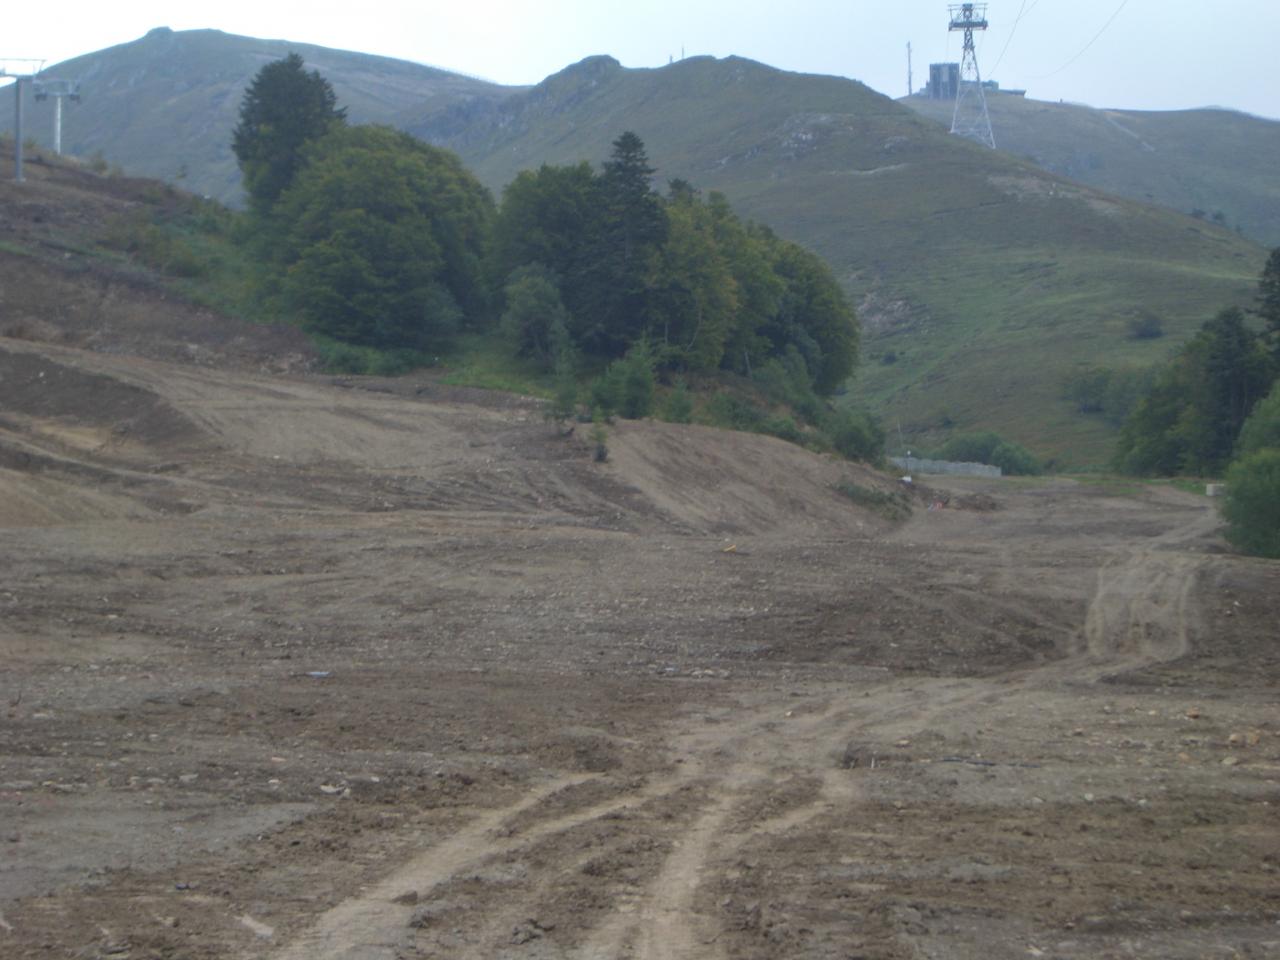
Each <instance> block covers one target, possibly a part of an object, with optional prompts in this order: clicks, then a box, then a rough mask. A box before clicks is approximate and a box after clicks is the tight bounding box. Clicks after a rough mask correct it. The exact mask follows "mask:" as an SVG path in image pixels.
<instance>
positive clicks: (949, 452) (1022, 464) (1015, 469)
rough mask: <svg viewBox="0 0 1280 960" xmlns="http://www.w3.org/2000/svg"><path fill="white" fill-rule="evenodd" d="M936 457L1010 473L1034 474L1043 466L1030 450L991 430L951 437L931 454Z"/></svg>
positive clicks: (1012, 474)
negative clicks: (988, 466)
mask: <svg viewBox="0 0 1280 960" xmlns="http://www.w3.org/2000/svg"><path fill="white" fill-rule="evenodd" d="M932 456H933V457H934V458H935V459H938V460H956V461H959V462H961V463H986V464H990V465H991V466H993V467H999V468H1000V470H1001V472H1002V473H1006V474H1008V475H1010V476H1034V475H1036V474H1039V473H1041V472H1042V471H1043V469H1044V467H1043V465H1042V464H1041V463H1040V461H1039V460H1037V459H1036V458H1035V456H1034V455H1032V453H1031V452H1030V451H1028V450H1027V449H1026V448H1025V447H1022V446H1020V445H1019V444H1016V443H1013V442H1012V441H1008V440H1004V439H1002V438H1001V437H1000V436H999V434H996V433H993V432H991V431H990V430H985V431H979V432H976V433H962V434H958V435H956V436H954V437H952V438H951V439H950V440H948V441H947V442H946V443H944V444H943V445H942V446H941V447H939V448H938V449H937V450H935V451H934V452H933V454H932Z"/></svg>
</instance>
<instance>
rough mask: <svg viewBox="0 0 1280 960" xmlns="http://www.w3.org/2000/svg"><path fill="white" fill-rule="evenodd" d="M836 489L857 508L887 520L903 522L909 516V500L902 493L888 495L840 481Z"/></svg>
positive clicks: (884, 492)
mask: <svg viewBox="0 0 1280 960" xmlns="http://www.w3.org/2000/svg"><path fill="white" fill-rule="evenodd" d="M836 489H837V490H839V491H840V492H841V493H842V494H844V495H845V496H846V497H848V498H849V499H850V500H852V501H853V502H854V503H856V504H858V506H860V507H866V508H867V509H869V510H874V511H875V512H876V513H878V514H880V515H881V516H883V517H885V518H886V519H888V520H905V519H906V518H907V517H909V516H911V499H910V497H908V496H907V494H906V493H905V492H903V491H900V490H895V491H893V492H892V493H890V492H887V491H884V490H876V489H875V488H873V487H864V486H862V485H861V484H857V483H854V482H853V481H852V480H845V481H842V482H841V483H839V484H837V485H836Z"/></svg>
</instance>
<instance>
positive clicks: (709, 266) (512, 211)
mask: <svg viewBox="0 0 1280 960" xmlns="http://www.w3.org/2000/svg"><path fill="white" fill-rule="evenodd" d="M652 173H653V168H652V167H650V166H649V161H648V158H647V156H646V155H645V151H644V145H643V143H641V141H640V139H639V137H637V136H635V134H633V133H624V134H623V135H622V136H621V137H619V138H618V139H617V140H616V141H615V142H614V144H613V154H612V156H611V159H610V160H609V161H608V162H606V163H605V165H604V169H603V171H602V172H601V173H600V174H598V175H597V174H595V173H594V172H593V171H592V169H591V167H590V166H588V165H587V164H585V163H581V164H578V165H576V166H568V167H553V166H546V165H544V166H542V167H541V168H539V169H538V170H537V171H532V172H530V171H525V172H523V173H520V174H519V175H518V176H516V178H515V179H514V180H513V181H512V182H511V184H510V185H509V186H508V187H507V188H506V190H505V192H504V194H503V201H502V207H501V209H500V210H499V212H498V216H497V219H496V221H495V227H494V256H493V261H492V265H491V268H490V271H489V275H490V276H491V277H494V278H503V280H502V282H506V278H508V277H511V276H514V273H513V271H516V270H518V269H521V268H537V269H541V270H544V271H546V272H547V274H548V275H550V276H552V277H554V280H555V283H556V286H557V289H558V291H559V295H560V298H561V302H562V303H563V305H564V308H565V310H566V311H567V314H568V316H567V318H566V328H567V330H568V332H569V336H570V339H571V340H572V342H573V345H574V346H575V348H577V349H579V350H581V351H582V352H583V353H584V354H586V355H587V356H589V357H595V358H598V359H602V360H607V359H612V358H615V357H617V356H619V355H621V354H623V353H625V352H626V351H627V350H628V349H629V348H630V346H631V345H632V344H633V343H635V342H636V341H638V340H641V339H647V340H648V341H649V343H650V344H651V346H652V354H653V363H654V365H655V367H657V368H658V369H662V370H672V369H682V370H690V371H697V372H704V373H710V372H713V371H715V370H717V369H724V368H727V369H730V370H734V371H737V372H739V373H742V374H746V375H750V374H751V373H752V372H753V371H756V370H760V369H761V368H762V367H763V366H765V365H767V364H768V363H769V361H770V359H771V358H779V359H785V360H786V363H787V365H788V370H787V371H785V377H787V378H790V379H792V380H794V381H796V382H798V381H799V379H803V380H805V381H806V382H807V386H806V387H805V388H804V391H803V392H804V393H805V394H806V395H807V396H806V399H805V400H804V402H803V404H802V405H804V406H805V407H807V408H808V409H807V410H806V411H805V413H804V415H805V416H806V417H807V418H808V419H811V420H813V419H816V412H815V408H816V406H817V405H818V404H817V399H816V398H817V396H818V395H828V394H830V393H832V392H833V391H834V390H835V389H836V387H838V386H839V385H840V384H841V383H843V382H844V381H845V380H846V379H847V378H848V376H849V374H850V373H851V372H852V370H853V366H854V364H855V362H856V360H857V354H858V330H857V321H856V318H855V316H854V313H853V310H852V309H851V307H850V306H849V304H848V302H847V300H846V299H845V297H844V294H843V293H842V292H841V290H840V288H839V286H838V285H837V284H836V282H835V280H834V278H833V277H832V276H831V273H830V271H829V270H828V269H827V267H826V265H825V264H824V263H823V262H822V260H821V259H820V258H818V257H817V256H815V255H814V254H812V253H810V252H808V251H806V250H804V249H802V248H801V247H799V246H796V245H795V244H792V243H788V242H786V241H783V240H781V239H779V238H778V237H777V236H775V235H774V234H773V233H772V232H770V231H769V230H767V229H764V228H760V227H754V226H751V225H749V224H744V223H742V222H741V221H740V220H739V219H738V218H737V217H736V216H735V215H734V213H733V211H732V210H731V209H730V207H729V205H728V203H727V201H726V200H725V198H724V197H723V196H722V195H720V194H716V193H713V194H711V195H710V197H709V198H708V199H707V200H706V201H704V200H703V199H702V198H701V197H700V196H699V195H698V192H697V191H696V190H695V189H694V188H693V187H692V186H691V185H690V184H688V183H686V182H683V181H677V182H675V183H673V184H672V185H671V190H670V194H669V196H668V198H667V199H666V200H662V199H661V198H659V197H658V196H657V195H656V194H655V193H653V191H652V190H651V188H650V186H649V180H650V177H651V176H652ZM510 293H511V292H510V291H508V292H507V295H508V296H510ZM534 339H535V340H536V338H534ZM523 349H525V350H526V351H528V352H530V353H536V352H537V348H536V347H534V346H532V345H530V344H529V343H528V342H527V341H526V342H525V345H524V347H523ZM797 358H798V359H799V361H800V362H801V363H802V364H803V365H804V376H803V377H802V378H797V377H795V375H794V371H793V370H791V369H790V367H791V365H792V364H793V361H795V360H796V359H797ZM767 376H770V377H772V378H773V380H775V381H776V380H778V376H777V375H776V374H774V373H769V374H767Z"/></svg>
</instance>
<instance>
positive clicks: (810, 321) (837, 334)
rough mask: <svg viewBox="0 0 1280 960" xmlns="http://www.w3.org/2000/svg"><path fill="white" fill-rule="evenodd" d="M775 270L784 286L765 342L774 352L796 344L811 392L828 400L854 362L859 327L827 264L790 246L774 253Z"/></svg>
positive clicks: (803, 250)
mask: <svg viewBox="0 0 1280 960" xmlns="http://www.w3.org/2000/svg"><path fill="white" fill-rule="evenodd" d="M774 269H775V270H776V271H777V273H778V274H779V276H781V277H782V279H783V283H784V285H785V289H784V293H783V296H782V303H781V305H780V307H779V311H778V314H777V316H776V317H775V318H774V319H773V321H772V322H771V323H770V324H769V325H768V326H767V328H766V336H768V337H769V338H770V339H771V340H773V342H774V346H775V348H776V349H777V350H785V349H786V345H787V344H788V343H792V344H795V345H796V347H797V348H798V349H799V350H800V352H801V354H803V356H804V359H805V362H806V364H808V367H809V373H810V375H811V376H812V378H813V388H814V390H816V391H817V392H818V393H819V394H820V395H823V396H827V395H830V394H831V393H832V392H834V390H835V389H836V387H838V386H839V385H840V384H841V383H842V382H843V381H844V380H845V379H846V378H847V377H848V376H849V375H850V374H851V373H852V372H853V368H854V365H855V364H856V363H857V360H858V327H857V321H856V319H855V317H854V312H853V308H852V307H851V306H850V305H849V302H848V300H847V298H846V297H845V295H844V292H843V291H842V290H841V289H840V286H839V284H837V283H836V281H835V278H834V277H833V276H832V275H831V271H830V270H829V269H828V268H827V266H826V264H824V263H823V262H822V260H821V259H820V258H819V257H818V256H817V255H816V254H813V253H810V252H809V251H807V250H805V249H804V248H803V247H800V246H797V245H796V244H793V243H784V244H782V245H781V246H779V247H778V248H777V249H776V250H775V259H774Z"/></svg>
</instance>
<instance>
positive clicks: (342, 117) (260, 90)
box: [231, 53, 347, 213]
mask: <svg viewBox="0 0 1280 960" xmlns="http://www.w3.org/2000/svg"><path fill="white" fill-rule="evenodd" d="M346 115H347V111H346V108H345V107H339V106H338V101H337V97H336V96H335V95H334V92H333V88H332V87H331V86H329V81H327V80H325V78H324V77H322V76H321V75H320V72H319V71H317V70H312V71H311V72H310V73H308V72H307V71H306V68H305V65H304V64H303V60H302V57H300V56H299V55H298V54H296V53H291V54H289V55H288V56H287V57H285V58H284V59H283V60H276V61H274V62H273V63H269V64H267V65H266V66H265V67H263V68H262V69H261V70H259V71H258V73H257V75H256V76H255V77H254V78H253V81H252V82H251V83H250V84H249V87H248V89H247V90H245V92H244V98H243V100H242V101H241V103H240V122H239V123H238V124H236V128H235V131H234V133H233V134H232V139H231V149H232V151H233V152H234V153H235V155H236V160H237V162H238V163H239V164H240V173H241V175H242V176H243V177H244V186H245V190H246V192H248V194H249V204H250V207H251V208H252V209H253V210H254V211H255V212H256V213H266V212H268V211H269V210H270V209H271V207H272V205H273V204H275V202H276V200H277V199H278V198H279V197H280V194H282V193H283V192H284V191H285V189H286V188H288V186H289V184H291V183H292V182H293V179H294V176H295V175H296V174H297V172H298V168H299V166H300V164H301V162H302V150H303V147H305V146H306V145H307V143H309V142H310V141H312V140H316V139H318V138H320V137H322V136H323V135H324V134H325V133H327V132H328V131H329V130H330V129H331V128H332V127H334V126H335V125H341V124H343V123H344V122H345V121H346Z"/></svg>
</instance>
